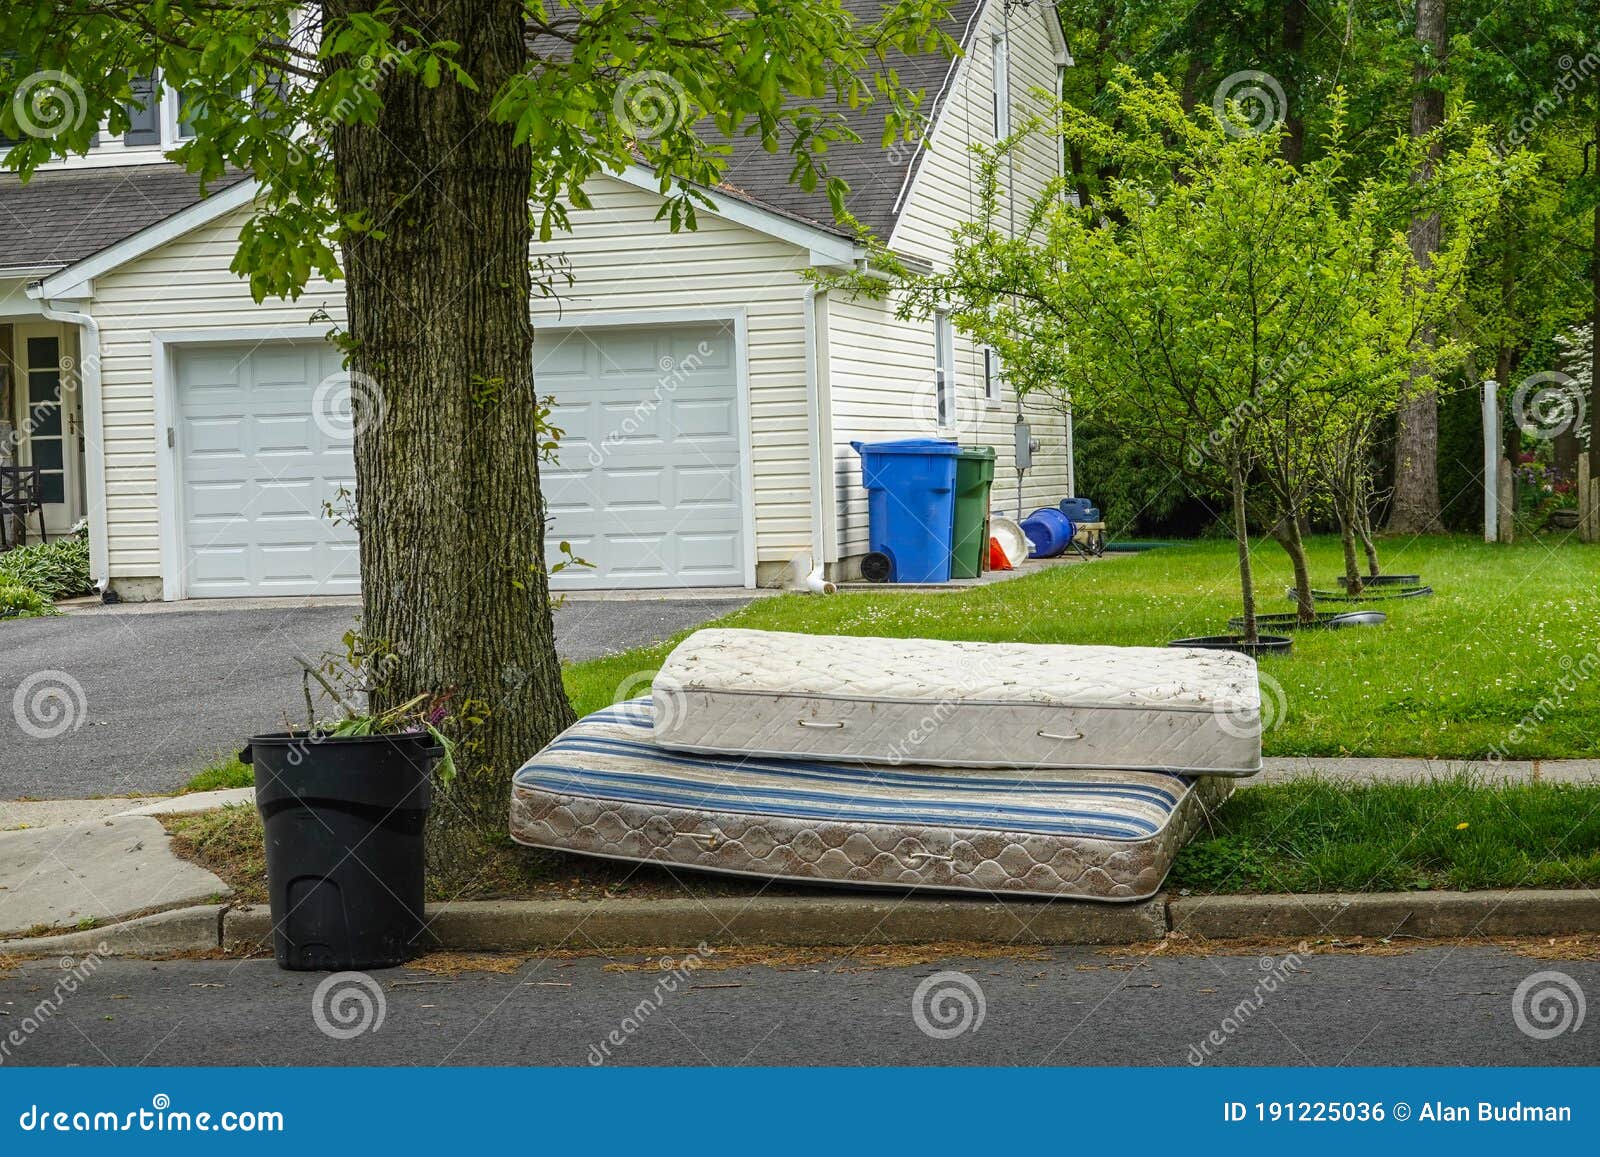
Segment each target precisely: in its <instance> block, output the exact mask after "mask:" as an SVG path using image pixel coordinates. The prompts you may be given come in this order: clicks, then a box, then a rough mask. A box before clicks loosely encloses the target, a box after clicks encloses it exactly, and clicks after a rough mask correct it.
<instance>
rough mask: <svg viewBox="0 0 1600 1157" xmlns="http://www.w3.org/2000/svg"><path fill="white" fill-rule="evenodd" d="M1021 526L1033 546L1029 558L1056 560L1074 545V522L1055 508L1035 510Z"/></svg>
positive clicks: (1046, 507)
mask: <svg viewBox="0 0 1600 1157" xmlns="http://www.w3.org/2000/svg"><path fill="white" fill-rule="evenodd" d="M1020 525H1021V526H1022V533H1023V534H1026V535H1027V536H1028V541H1029V542H1030V543H1031V544H1032V546H1033V549H1032V550H1030V551H1029V552H1028V557H1029V558H1055V556H1056V555H1058V554H1060V553H1061V552H1062V551H1064V550H1066V549H1067V547H1068V546H1070V545H1071V544H1072V535H1073V532H1074V530H1075V528H1074V527H1073V525H1072V520H1071V519H1070V518H1068V517H1067V516H1066V515H1065V514H1062V513H1061V511H1059V510H1057V509H1056V508H1055V507H1054V506H1045V507H1042V508H1040V509H1038V510H1035V511H1034V512H1033V513H1032V514H1030V515H1028V517H1026V518H1024V519H1023V520H1022V522H1021V524H1020Z"/></svg>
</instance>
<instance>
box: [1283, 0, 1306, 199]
mask: <svg viewBox="0 0 1600 1157" xmlns="http://www.w3.org/2000/svg"><path fill="white" fill-rule="evenodd" d="M1282 49H1283V50H1282V54H1281V57H1280V58H1281V59H1282V61H1283V63H1284V66H1285V71H1286V72H1287V73H1288V75H1287V76H1285V77H1284V80H1285V82H1286V83H1285V85H1284V88H1285V89H1286V92H1285V94H1284V95H1285V98H1286V100H1287V103H1288V107H1287V108H1285V109H1284V110H1283V128H1284V135H1283V159H1284V160H1286V161H1288V162H1289V163H1290V164H1291V165H1293V166H1294V167H1295V168H1297V169H1298V168H1299V167H1300V162H1301V160H1302V159H1303V158H1304V156H1305V151H1306V122H1305V117H1304V116H1302V115H1301V112H1300V110H1301V107H1302V106H1301V103H1300V102H1301V101H1302V100H1303V99H1304V94H1303V93H1302V92H1301V85H1302V84H1303V82H1304V78H1305V73H1306V69H1305V60H1304V57H1305V51H1306V0H1284V4H1283V45H1282Z"/></svg>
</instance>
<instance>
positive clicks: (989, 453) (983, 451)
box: [961, 446, 994, 458]
mask: <svg viewBox="0 0 1600 1157" xmlns="http://www.w3.org/2000/svg"><path fill="white" fill-rule="evenodd" d="M961 457H963V458H993V457H994V447H993V446H963V447H961Z"/></svg>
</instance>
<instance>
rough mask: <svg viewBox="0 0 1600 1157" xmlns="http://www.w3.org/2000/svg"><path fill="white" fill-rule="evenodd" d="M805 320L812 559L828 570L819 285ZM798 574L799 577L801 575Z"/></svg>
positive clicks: (810, 293)
mask: <svg viewBox="0 0 1600 1157" xmlns="http://www.w3.org/2000/svg"><path fill="white" fill-rule="evenodd" d="M800 308H801V311H802V312H803V313H804V315H805V316H804V318H803V319H802V320H803V322H804V324H805V338H804V340H805V368H806V427H807V429H808V430H809V432H810V434H811V438H810V441H811V447H810V453H809V454H807V455H806V457H808V458H810V459H811V560H812V563H813V564H814V565H816V566H820V567H822V568H823V573H824V574H826V573H827V566H828V558H827V554H826V553H825V551H824V547H823V544H824V543H825V542H826V541H827V539H826V537H825V536H824V534H823V531H822V445H823V441H824V432H823V429H822V396H821V392H822V385H821V377H822V375H821V373H820V372H819V370H818V366H817V287H816V286H814V285H807V286H806V291H805V297H804V299H803V301H802V303H801V306H800ZM799 577H800V576H799V575H796V576H795V578H797V579H798V578H799Z"/></svg>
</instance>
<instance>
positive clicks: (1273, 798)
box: [1166, 777, 1600, 893]
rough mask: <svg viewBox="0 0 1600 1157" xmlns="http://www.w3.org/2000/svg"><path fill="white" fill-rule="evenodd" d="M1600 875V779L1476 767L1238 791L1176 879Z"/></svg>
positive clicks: (1484, 879)
mask: <svg viewBox="0 0 1600 1157" xmlns="http://www.w3.org/2000/svg"><path fill="white" fill-rule="evenodd" d="M1597 884H1600V787H1596V786H1593V785H1582V786H1577V785H1565V784H1529V785H1523V786H1498V785H1483V784H1479V783H1475V782H1473V781H1472V780H1471V779H1469V778H1466V777H1459V778H1456V779H1444V780H1434V781H1430V782H1428V783H1418V784H1373V785H1367V786H1361V787H1350V786H1346V785H1341V784H1336V783H1330V782H1328V781H1326V780H1303V781H1296V782H1294V783H1285V784H1272V785H1269V786H1264V787H1253V788H1250V789H1249V790H1247V791H1239V792H1235V793H1234V795H1233V796H1232V797H1231V798H1230V799H1229V800H1228V802H1227V803H1225V804H1224V805H1223V806H1222V808H1221V809H1220V811H1219V812H1218V814H1217V817H1216V820H1215V827H1214V829H1213V830H1212V831H1211V832H1210V833H1209V834H1203V835H1201V836H1199V837H1197V838H1196V840H1195V841H1194V843H1192V844H1190V845H1189V846H1188V847H1186V848H1184V849H1183V851H1181V852H1179V853H1178V859H1177V862H1176V863H1174V864H1173V866H1172V874H1171V875H1170V876H1169V877H1168V878H1167V884H1166V886H1167V887H1168V888H1169V889H1174V890H1176V889H1181V888H1187V889H1190V890H1192V891H1195V892H1301V893H1304V892H1405V891H1415V890H1419V889H1432V888H1450V889H1456V890H1460V891H1470V890H1472V889H1478V888H1580V887H1581V888H1592V887H1594V886H1595V885H1597Z"/></svg>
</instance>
